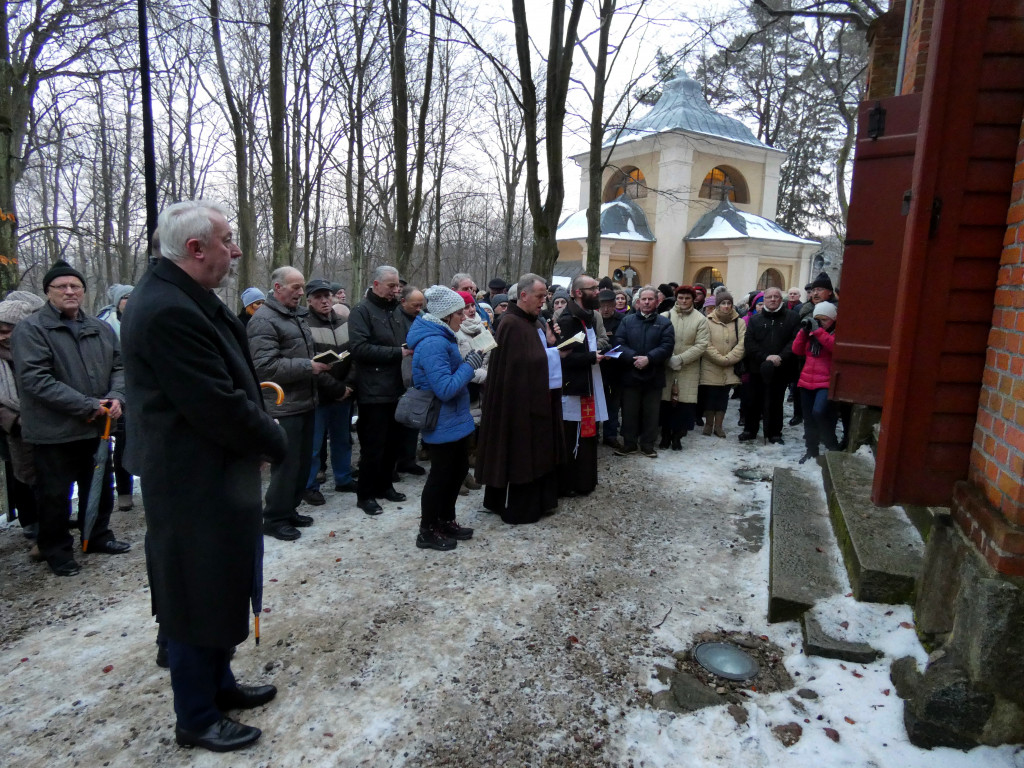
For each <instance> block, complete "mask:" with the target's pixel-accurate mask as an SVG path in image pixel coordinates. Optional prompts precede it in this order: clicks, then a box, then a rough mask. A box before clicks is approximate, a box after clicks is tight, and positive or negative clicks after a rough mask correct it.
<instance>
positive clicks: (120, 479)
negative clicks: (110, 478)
mask: <svg viewBox="0 0 1024 768" xmlns="http://www.w3.org/2000/svg"><path fill="white" fill-rule="evenodd" d="M125 424H126V422H125V418H124V416H122V417H121V418H120V419H118V420H117V426H115V427H114V480H116V481H117V495H118V496H131V495H132V486H133V485H134V478H132V473H131V472H129V471H128V470H127V469H125V468H124V466H123V461H124V451H125V448H126V447H127V446H128V430H127V427H126V425H125Z"/></svg>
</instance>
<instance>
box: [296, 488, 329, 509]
mask: <svg viewBox="0 0 1024 768" xmlns="http://www.w3.org/2000/svg"><path fill="white" fill-rule="evenodd" d="M302 500H303V501H304V502H306V503H307V504H311V505H312V506H314V507H322V506H323V505H324V504H326V503H327V499H325V498H324V495H323V494H322V493H320V491H314V490H305V491H303V492H302Z"/></svg>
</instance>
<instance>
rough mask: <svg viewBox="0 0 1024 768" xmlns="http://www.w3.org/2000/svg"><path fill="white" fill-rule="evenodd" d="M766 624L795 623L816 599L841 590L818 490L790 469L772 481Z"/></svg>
mask: <svg viewBox="0 0 1024 768" xmlns="http://www.w3.org/2000/svg"><path fill="white" fill-rule="evenodd" d="M770 538H771V549H770V552H769V568H768V621H771V622H775V621H795V620H797V619H799V618H800V616H801V615H802V614H803V613H804V611H806V610H808V609H809V608H811V606H813V605H814V603H815V601H817V600H820V599H824V598H826V597H829V596H831V595H834V594H837V593H839V592H840V591H841V590H842V587H841V586H840V584H839V579H838V578H837V575H836V573H835V569H834V566H833V557H834V556H833V554H832V553H833V552H834V549H833V547H834V546H835V544H834V542H833V540H832V533H831V531H830V530H829V526H828V510H827V508H826V506H825V504H824V503H823V502H822V499H821V492H820V491H819V489H818V488H816V487H815V486H814V484H812V483H809V482H807V481H806V480H804V479H803V478H801V477H800V476H799V475H796V474H794V473H793V472H792V471H791V470H788V469H782V468H781V467H776V468H775V476H774V478H773V481H772V510H771V531H770Z"/></svg>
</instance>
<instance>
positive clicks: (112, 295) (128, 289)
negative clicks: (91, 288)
mask: <svg viewBox="0 0 1024 768" xmlns="http://www.w3.org/2000/svg"><path fill="white" fill-rule="evenodd" d="M133 290H134V287H133V286H131V285H125V284H123V283H114V284H113V285H112V286H110V287H109V288H107V298H108V299H109V300H110V303H111V304H113V305H114V306H115V307H116V306H117V305H118V304H120V303H121V299H123V298H125V297H126V296H130V295H131V293H132V291H133Z"/></svg>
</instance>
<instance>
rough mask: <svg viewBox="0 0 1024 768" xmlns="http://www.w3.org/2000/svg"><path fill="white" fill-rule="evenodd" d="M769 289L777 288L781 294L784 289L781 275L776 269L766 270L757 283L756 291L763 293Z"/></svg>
mask: <svg viewBox="0 0 1024 768" xmlns="http://www.w3.org/2000/svg"><path fill="white" fill-rule="evenodd" d="M769 288H779V289H781V290H782V292H783V293H785V292H786V287H785V285H784V284H783V282H782V273H781V272H779V270H777V269H766V270H765V271H764V272H762V273H761V279H760V280H758V281H757V290H759V291H765V290H767V289H769Z"/></svg>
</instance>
